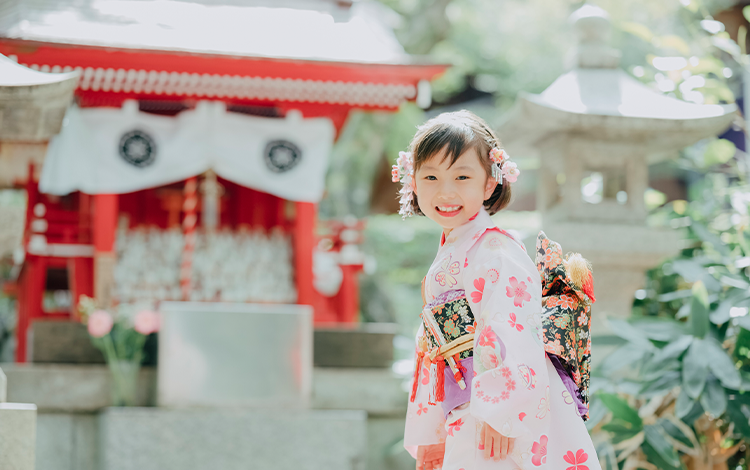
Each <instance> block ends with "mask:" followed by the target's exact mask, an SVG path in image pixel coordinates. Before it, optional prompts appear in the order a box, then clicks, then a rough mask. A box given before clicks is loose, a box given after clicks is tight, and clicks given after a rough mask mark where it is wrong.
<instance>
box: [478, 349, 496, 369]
mask: <svg viewBox="0 0 750 470" xmlns="http://www.w3.org/2000/svg"><path fill="white" fill-rule="evenodd" d="M480 360H481V361H482V365H483V366H484V368H485V369H487V370H490V369H494V368H495V367H497V366H499V365H500V362H499V361H498V360H497V356H496V355H495V352H494V351H493V350H492V349H490V348H482V354H481V355H480Z"/></svg>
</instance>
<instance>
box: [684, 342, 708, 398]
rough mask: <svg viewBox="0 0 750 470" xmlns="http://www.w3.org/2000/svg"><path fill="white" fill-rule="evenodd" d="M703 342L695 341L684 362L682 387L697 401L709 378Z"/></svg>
mask: <svg viewBox="0 0 750 470" xmlns="http://www.w3.org/2000/svg"><path fill="white" fill-rule="evenodd" d="M705 349H706V348H705V346H704V345H703V341H702V340H700V339H697V338H696V339H695V340H694V341H693V342H692V344H691V345H690V348H689V349H688V352H687V354H686V355H685V358H684V359H683V360H682V386H683V390H684V391H685V392H686V393H687V394H688V396H689V397H690V398H693V399H697V398H698V397H699V396H700V394H701V392H702V391H703V387H704V386H705V384H706V379H707V378H708V357H707V356H706V354H705Z"/></svg>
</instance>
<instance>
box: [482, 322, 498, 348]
mask: <svg viewBox="0 0 750 470" xmlns="http://www.w3.org/2000/svg"><path fill="white" fill-rule="evenodd" d="M495 340H497V336H495V332H494V331H492V327H490V326H485V327H484V329H483V330H482V332H481V333H479V345H480V346H490V347H493V348H494V347H495Z"/></svg>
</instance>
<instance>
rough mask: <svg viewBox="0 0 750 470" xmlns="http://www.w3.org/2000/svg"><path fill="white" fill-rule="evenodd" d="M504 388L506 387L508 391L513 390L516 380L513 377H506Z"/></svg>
mask: <svg viewBox="0 0 750 470" xmlns="http://www.w3.org/2000/svg"><path fill="white" fill-rule="evenodd" d="M505 388H507V389H508V391H513V390H515V389H516V381H515V380H513V379H508V381H507V382H505Z"/></svg>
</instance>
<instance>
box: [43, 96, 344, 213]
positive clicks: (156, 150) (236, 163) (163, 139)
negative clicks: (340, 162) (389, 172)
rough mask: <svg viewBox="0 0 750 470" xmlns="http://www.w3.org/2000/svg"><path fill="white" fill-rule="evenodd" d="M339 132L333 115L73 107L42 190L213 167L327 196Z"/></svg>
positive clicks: (218, 107) (160, 179) (119, 189)
mask: <svg viewBox="0 0 750 470" xmlns="http://www.w3.org/2000/svg"><path fill="white" fill-rule="evenodd" d="M334 136H335V130H334V126H333V123H332V122H331V120H330V119H327V118H312V119H303V118H302V116H301V115H300V114H299V113H296V112H290V113H289V115H288V116H287V117H286V118H262V117H254V116H247V115H243V114H238V113H228V112H226V110H225V108H224V105H223V104H222V103H220V102H201V103H199V104H198V106H197V107H196V109H195V110H190V111H184V112H182V113H180V114H178V115H177V116H176V117H165V116H157V115H153V114H148V113H143V112H139V111H138V109H137V104H136V103H135V102H126V105H125V106H123V108H122V109H113V108H87V109H79V108H77V107H71V108H70V109H69V110H68V112H67V114H66V117H65V121H64V124H63V129H62V131H61V132H60V134H59V135H57V136H56V137H55V138H54V139H53V140H52V142H50V145H49V148H48V151H47V156H46V159H45V162H44V166H43V168H42V175H41V180H40V183H39V189H40V190H41V191H42V192H44V193H47V194H56V195H63V194H68V193H71V192H73V191H82V192H84V193H87V194H122V193H129V192H133V191H138V190H141V189H146V188H153V187H156V186H162V185H165V184H169V183H173V182H176V181H181V180H184V179H186V178H189V177H191V176H195V175H198V174H201V173H203V172H205V171H206V170H209V169H213V170H214V171H215V172H216V173H217V174H218V175H219V176H221V177H222V178H225V179H227V180H230V181H232V182H235V183H237V184H240V185H242V186H246V187H249V188H253V189H255V190H258V191H263V192H266V193H270V194H274V195H276V196H278V197H281V198H284V199H288V200H292V201H304V202H318V201H320V199H321V197H322V196H323V190H324V184H325V175H326V170H327V166H328V157H329V154H330V153H331V147H332V145H333V140H334Z"/></svg>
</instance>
